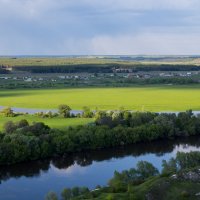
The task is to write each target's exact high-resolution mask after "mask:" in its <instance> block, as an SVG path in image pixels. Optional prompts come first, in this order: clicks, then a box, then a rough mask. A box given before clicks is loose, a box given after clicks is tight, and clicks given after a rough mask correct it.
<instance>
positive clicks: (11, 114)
mask: <svg viewBox="0 0 200 200" xmlns="http://www.w3.org/2000/svg"><path fill="white" fill-rule="evenodd" d="M1 113H3V114H4V115H5V117H14V116H15V114H14V112H13V110H12V109H11V108H10V107H7V108H4V109H3V110H2V111H1Z"/></svg>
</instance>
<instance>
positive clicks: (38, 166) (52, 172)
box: [0, 137, 200, 200]
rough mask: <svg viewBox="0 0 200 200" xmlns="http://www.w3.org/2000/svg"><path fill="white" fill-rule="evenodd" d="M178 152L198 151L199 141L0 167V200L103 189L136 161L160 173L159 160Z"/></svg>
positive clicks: (39, 198)
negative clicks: (74, 189)
mask: <svg viewBox="0 0 200 200" xmlns="http://www.w3.org/2000/svg"><path fill="white" fill-rule="evenodd" d="M178 151H181V152H189V151H200V137H192V138H184V139H179V140H176V141H159V142H154V143H145V144H137V145H133V146H128V147H125V148H118V149H107V150H103V151H93V152H84V153H79V154H76V155H71V156H66V157H62V158H55V159H52V160H40V161H35V162H29V163H23V164H17V165H13V166H9V167H8V166H4V167H0V180H1V182H0V200H42V199H44V196H45V194H46V193H47V192H48V191H50V190H53V191H55V192H58V193H60V192H61V190H62V189H63V188H64V187H74V186H87V187H89V188H91V189H92V188H94V187H95V186H96V185H98V184H100V185H106V183H107V181H108V180H109V179H110V178H111V177H112V176H113V173H114V171H115V170H118V171H122V170H124V169H129V168H131V167H135V166H136V163H137V162H138V161H140V160H146V161H149V162H151V163H153V164H154V165H155V166H156V167H157V168H158V169H161V164H162V160H163V159H166V160H168V159H169V158H171V157H173V156H175V155H176V153H177V152H178Z"/></svg>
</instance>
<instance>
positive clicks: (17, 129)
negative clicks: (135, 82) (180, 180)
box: [0, 111, 200, 164]
mask: <svg viewBox="0 0 200 200" xmlns="http://www.w3.org/2000/svg"><path fill="white" fill-rule="evenodd" d="M105 117H106V119H107V118H108V117H109V116H107V115H106V116H104V114H103V115H99V118H97V122H96V125H95V124H89V125H85V126H77V127H69V128H68V129H67V130H57V129H51V128H49V127H48V126H47V125H45V124H44V123H33V124H29V123H28V122H27V121H26V120H22V121H20V122H18V123H13V122H7V123H6V124H5V125H4V131H3V133H2V134H0V155H1V156H0V164H12V163H17V162H22V161H28V160H36V159H40V158H46V157H51V156H53V155H55V154H57V155H62V154H64V153H71V152H79V151H84V150H91V149H93V150H94V149H102V148H108V147H116V146H123V145H127V144H134V143H137V142H143V141H144V142H146V141H153V140H158V139H167V138H173V137H180V136H190V135H199V134H200V117H198V116H194V115H193V114H192V112H191V111H188V112H184V113H180V114H178V115H177V116H176V115H175V114H155V113H127V112H122V115H121V114H120V115H117V117H116V115H114V116H113V118H111V121H110V123H111V124H107V121H108V120H106V121H103V122H104V123H102V119H104V118H105ZM116 120H117V122H118V125H116V124H115V123H116ZM99 122H101V124H100V123H99ZM105 124H107V125H105ZM113 124H114V125H113ZM111 125H112V126H111Z"/></svg>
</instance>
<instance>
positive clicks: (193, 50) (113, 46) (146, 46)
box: [91, 32, 200, 55]
mask: <svg viewBox="0 0 200 200" xmlns="http://www.w3.org/2000/svg"><path fill="white" fill-rule="evenodd" d="M91 43H92V50H91V52H94V54H101V53H103V54H119V55H122V54H130V55H134V54H151V55H159V54H184V55H187V54H197V53H198V52H200V37H199V34H182V35H180V34H178V33H155V32H154V33H142V34H139V35H136V36H131V35H123V36H117V37H111V36H99V37H95V38H93V39H92V41H91Z"/></svg>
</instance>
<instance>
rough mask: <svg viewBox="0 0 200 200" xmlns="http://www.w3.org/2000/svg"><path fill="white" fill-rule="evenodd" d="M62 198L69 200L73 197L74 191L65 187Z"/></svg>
mask: <svg viewBox="0 0 200 200" xmlns="http://www.w3.org/2000/svg"><path fill="white" fill-rule="evenodd" d="M61 197H62V200H69V199H71V197H72V191H71V189H69V188H65V189H63V191H62V193H61Z"/></svg>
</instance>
